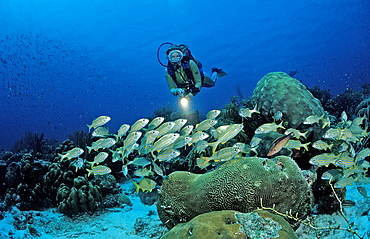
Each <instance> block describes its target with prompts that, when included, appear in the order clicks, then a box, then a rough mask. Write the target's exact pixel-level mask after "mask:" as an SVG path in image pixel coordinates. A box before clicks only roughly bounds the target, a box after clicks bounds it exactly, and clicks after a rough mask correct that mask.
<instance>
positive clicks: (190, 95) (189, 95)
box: [185, 93, 194, 100]
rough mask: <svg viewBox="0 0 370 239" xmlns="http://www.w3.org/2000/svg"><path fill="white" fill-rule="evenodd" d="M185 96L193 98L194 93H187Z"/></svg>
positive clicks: (189, 98)
mask: <svg viewBox="0 0 370 239" xmlns="http://www.w3.org/2000/svg"><path fill="white" fill-rule="evenodd" d="M185 97H186V98H187V99H188V100H191V99H192V98H193V97H194V95H193V93H189V94H187V95H186V96H185Z"/></svg>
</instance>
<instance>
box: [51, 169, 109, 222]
mask: <svg viewBox="0 0 370 239" xmlns="http://www.w3.org/2000/svg"><path fill="white" fill-rule="evenodd" d="M56 201H57V204H58V210H59V212H61V213H64V214H67V215H72V214H76V213H78V212H87V211H95V210H97V209H98V208H102V205H101V202H102V194H101V190H100V187H99V186H97V185H93V184H92V183H91V182H88V181H87V180H86V179H85V178H84V177H81V176H79V177H77V178H74V180H73V187H72V188H69V187H68V186H67V185H65V184H61V185H60V187H59V189H58V192H57V197H56Z"/></svg>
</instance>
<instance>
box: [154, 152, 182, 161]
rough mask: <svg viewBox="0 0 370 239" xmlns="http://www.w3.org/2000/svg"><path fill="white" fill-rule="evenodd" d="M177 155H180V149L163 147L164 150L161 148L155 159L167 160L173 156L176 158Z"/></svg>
mask: <svg viewBox="0 0 370 239" xmlns="http://www.w3.org/2000/svg"><path fill="white" fill-rule="evenodd" d="M179 155H180V151H178V150H176V149H165V150H162V151H161V152H160V153H159V154H158V156H157V157H156V159H158V160H159V161H160V162H161V161H168V160H171V159H173V158H176V157H177V156H179Z"/></svg>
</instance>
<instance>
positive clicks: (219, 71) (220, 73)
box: [211, 67, 227, 77]
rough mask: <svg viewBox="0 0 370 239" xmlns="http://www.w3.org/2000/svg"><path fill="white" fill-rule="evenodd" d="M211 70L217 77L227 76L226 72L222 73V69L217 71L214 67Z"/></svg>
mask: <svg viewBox="0 0 370 239" xmlns="http://www.w3.org/2000/svg"><path fill="white" fill-rule="evenodd" d="M211 70H212V73H213V72H217V77H223V76H226V75H227V74H226V72H224V71H223V70H222V69H219V68H216V67H213V68H212V69H211Z"/></svg>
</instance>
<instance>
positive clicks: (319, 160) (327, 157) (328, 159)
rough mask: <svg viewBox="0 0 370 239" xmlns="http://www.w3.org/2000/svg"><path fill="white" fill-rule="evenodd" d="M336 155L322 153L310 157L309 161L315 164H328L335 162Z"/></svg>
mask: <svg viewBox="0 0 370 239" xmlns="http://www.w3.org/2000/svg"><path fill="white" fill-rule="evenodd" d="M337 158H338V157H337V156H336V155H334V154H332V153H330V154H329V153H323V154H319V155H316V156H315V157H313V158H311V159H310V161H309V163H310V164H312V165H316V166H319V167H320V166H329V164H335V161H336V160H337Z"/></svg>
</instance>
